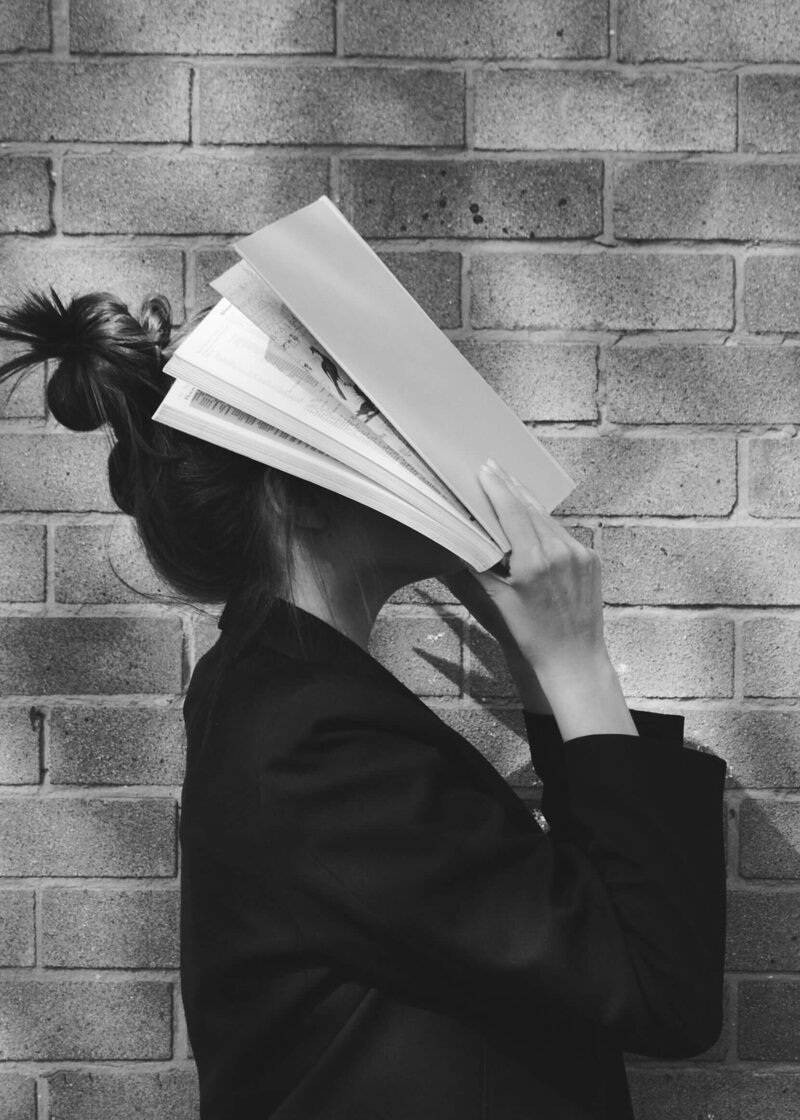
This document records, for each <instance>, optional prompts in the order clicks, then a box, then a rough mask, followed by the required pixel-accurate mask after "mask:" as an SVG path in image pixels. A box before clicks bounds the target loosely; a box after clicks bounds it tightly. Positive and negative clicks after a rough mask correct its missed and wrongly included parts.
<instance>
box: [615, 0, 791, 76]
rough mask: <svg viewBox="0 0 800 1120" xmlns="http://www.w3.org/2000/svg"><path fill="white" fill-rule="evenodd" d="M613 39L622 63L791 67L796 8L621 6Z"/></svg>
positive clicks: (724, 3) (745, 2) (666, 2)
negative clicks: (782, 64)
mask: <svg viewBox="0 0 800 1120" xmlns="http://www.w3.org/2000/svg"><path fill="white" fill-rule="evenodd" d="M618 39H619V42H618V46H617V50H618V54H619V58H620V59H621V60H622V61H624V62H652V61H658V60H664V61H674V62H683V61H691V60H697V61H708V62H784V61H786V62H794V61H796V59H797V56H798V53H800V3H798V0H765V2H764V3H760V4H753V3H752V2H751V0H710V2H709V3H705V4H694V3H687V0H620V5H619V35H618Z"/></svg>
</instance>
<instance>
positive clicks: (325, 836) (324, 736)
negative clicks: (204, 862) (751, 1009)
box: [261, 682, 724, 1057]
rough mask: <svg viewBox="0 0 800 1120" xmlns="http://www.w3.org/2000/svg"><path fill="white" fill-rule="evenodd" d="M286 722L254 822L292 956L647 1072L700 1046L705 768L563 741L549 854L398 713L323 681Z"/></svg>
mask: <svg viewBox="0 0 800 1120" xmlns="http://www.w3.org/2000/svg"><path fill="white" fill-rule="evenodd" d="M420 707H423V708H424V706H422V705H420ZM424 710H425V712H426V714H427V716H428V717H430V713H429V712H428V711H427V709H424ZM289 711H291V712H292V715H291V716H289V715H287V720H286V722H285V723H284V724H283V726H279V725H273V727H272V729H271V732H272V743H273V748H274V743H275V742H276V741H283V742H285V743H287V744H288V748H287V749H280V750H277V751H275V750H274V749H272V750H271V751H270V753H269V756H268V759H267V761H266V763H265V764H264V766H263V768H262V772H261V804H262V812H263V822H264V828H265V847H266V850H267V853H268V861H269V864H270V866H271V868H272V871H273V873H274V874H275V875H276V876H277V877H278V878H279V879H280V881H281V889H282V891H283V892H284V894H285V897H286V900H287V901H288V903H289V905H290V906H291V908H292V910H293V913H294V915H295V919H296V921H297V923H298V926H299V928H300V930H301V932H302V937H303V942H304V948H305V950H306V951H307V952H309V953H311V954H321V955H322V956H323V957H324V958H325V959H328V960H334V961H335V962H337V964H338V965H339V967H341V968H343V969H345V970H346V971H347V972H348V974H349V975H350V976H351V977H352V978H354V979H359V980H361V981H363V982H365V983H368V984H370V985H371V986H375V987H379V988H382V989H383V990H385V991H386V992H387V993H388V994H390V995H393V996H395V997H396V998H398V999H401V1000H403V1001H406V1002H409V1003H412V1004H417V1005H420V1006H427V1007H429V1008H432V1009H434V1010H440V1011H444V1012H447V1013H450V1014H453V1013H456V1014H458V1013H461V1014H464V1015H477V1016H479V1017H481V1018H484V1017H486V1016H488V1017H490V1018H491V1019H496V1020H497V1022H498V1023H503V1024H505V1025H506V1026H508V1025H510V1024H513V1025H514V1026H515V1027H516V1029H519V1030H522V1031H524V1030H525V1029H526V1026H528V1027H530V1028H531V1029H533V1028H534V1027H535V1026H536V1025H537V1024H538V1027H539V1028H541V1024H542V1022H549V1021H553V1022H554V1023H560V1024H562V1025H563V1026H564V1027H565V1028H567V1029H569V1030H571V1031H573V1032H575V1033H580V1032H582V1031H586V1032H596V1031H597V1030H598V1029H604V1030H608V1031H611V1032H613V1033H614V1034H615V1035H616V1037H617V1038H618V1041H619V1043H620V1044H621V1045H622V1046H624V1047H625V1048H626V1049H629V1050H633V1051H636V1052H639V1053H643V1054H649V1055H652V1056H662V1057H670V1056H673V1057H677V1056H684V1055H690V1054H694V1053H698V1052H701V1051H702V1050H704V1049H706V1048H707V1047H708V1046H710V1045H711V1044H712V1043H713V1041H714V1040H715V1039H716V1037H717V1035H718V1033H719V1030H720V1016H721V1002H722V1000H721V995H722V961H723V954H724V861H723V843H722V812H721V797H722V788H723V777H724V764H723V763H722V762H721V761H720V760H719V759H717V758H714V757H713V756H710V755H704V754H700V753H697V752H695V751H690V750H688V749H686V748H684V747H682V746H676V745H675V744H674V743H670V742H667V741H665V740H663V739H659V738H656V737H647V736H642V737H639V738H637V737H636V736H630V735H594V736H584V737H581V738H579V739H574V740H571V741H570V742H567V743H565V744H563V746H562V747H561V752H562V754H563V758H562V759H561V761H560V763H559V765H560V766H561V771H560V775H558V776H557V780H560V781H562V782H563V785H564V789H565V790H566V791H567V795H568V801H569V814H570V822H571V823H570V825H569V828H568V829H565V835H564V836H563V837H561V836H559V835H558V834H557V833H553V832H550V833H544V832H542V830H541V829H540V828H539V827H538V825H537V824H536V822H535V821H534V820H533V818H532V816H531V815H530V813H529V812H528V811H527V809H526V808H525V807H524V805H523V804H522V802H520V801H519V800H518V799H516V798H515V797H514V795H513V793H511V791H510V790H509V794H510V795H511V796H510V799H506V798H504V797H501V796H498V795H497V794H496V792H495V790H494V789H492V788H491V783H484V782H482V781H481V780H480V778H479V777H478V776H477V775H476V773H475V771H474V769H473V768H471V767H469V766H461V765H459V764H458V760H457V759H456V758H454V757H453V756H452V755H451V754H450V753H449V752H448V751H447V750H446V749H442V746H441V743H439V742H436V741H434V738H435V737H434V736H433V735H432V734H431V732H430V723H429V722H426V720H424V719H423V718H422V716H421V715H420V714H419V712H418V711H417V709H415V708H414V707H413V706H412V705H411V704H409V703H407V702H405V701H404V700H402V699H401V698H399V697H397V698H396V697H394V696H389V695H388V694H387V693H383V694H381V693H380V690H378V691H377V692H376V690H375V689H370V688H369V686H368V685H366V684H364V683H363V682H358V683H355V682H346V683H342V682H340V683H339V684H338V685H337V686H334V685H333V684H331V683H326V684H321V685H319V686H316V687H311V688H309V689H307V690H305V692H304V693H303V694H302V695H301V696H298V697H297V698H295V701H294V703H293V704H292V705H289V706H288V707H287V712H289ZM279 724H280V721H279ZM464 746H465V747H468V744H466V743H465V744H464ZM469 749H470V750H474V748H471V747H470V748H469ZM476 753H477V752H476ZM545 769H546V767H545ZM542 777H543V781H544V783H545V789H546V788H547V784H548V782H549V781H550V780H551V776H548V775H542ZM512 802H514V803H515V804H516V805H518V806H519V809H518V810H517V809H516V808H515V804H513V803H512Z"/></svg>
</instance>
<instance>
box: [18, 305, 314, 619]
mask: <svg viewBox="0 0 800 1120" xmlns="http://www.w3.org/2000/svg"><path fill="white" fill-rule="evenodd" d="M170 317H171V316H170V305H169V301H168V300H167V299H166V298H165V297H164V296H154V297H152V298H150V299H147V300H145V302H144V303H143V305H142V308H141V310H140V312H139V316H138V318H136V317H134V316H133V315H132V314H131V313H130V312H129V311H128V308H127V307H126V305H125V304H124V303H122V302H121V301H120V300H119V299H118V298H116V297H115V296H113V295H109V294H108V293H105V292H95V293H92V294H90V295H82V296H78V297H76V298H75V299H73V300H72V301H71V303H69V304H68V305H66V306H65V305H64V304H63V303H62V301H61V300H60V299H59V297H58V295H57V294H56V292H55V291H54V290H53V289H52V288H51V289H50V293H49V294H47V293H45V292H31V293H29V294H27V295H26V296H25V297H24V298H23V299H22V300H21V301H20V302H19V304H18V305H17V306H16V307H11V308H9V307H6V308H2V309H0V339H5V340H7V341H10V342H15V343H18V344H20V346H21V348H22V349H21V351H20V352H19V353H18V354H17V355H16V356H14V357H12V358H11V359H10V360H9V361H7V362H5V364H4V365H2V366H0V380H2V379H3V378H6V377H9V376H11V375H13V374H15V373H19V372H21V371H25V370H29V369H31V368H33V367H34V366H36V365H38V364H40V363H42V362H52V363H56V366H55V371H54V372H53V374H52V376H51V377H50V380H49V382H48V386H47V403H48V405H49V407H50V410H51V412H52V413H53V415H54V416H55V418H56V419H57V420H58V421H59V422H60V423H61V424H64V425H65V426H66V427H67V428H71V429H73V430H74V431H92V430H94V429H96V428H99V427H101V426H102V425H104V424H107V425H109V426H110V428H111V429H112V431H113V435H114V437H115V441H116V442H115V443H114V444H113V446H112V449H111V453H110V455H109V457H108V476H109V483H110V487H111V494H112V497H113V499H114V501H115V502H116V504H117V505H118V506H119V508H120V509H121V510H122V511H123V512H124V513H127V514H130V515H132V516H133V517H134V518H135V520H136V525H137V528H138V531H139V535H140V537H141V539H142V542H143V544H144V547H145V549H146V551H147V554H148V556H149V558H150V560H151V562H152V564H153V566H154V567H155V568H156V570H157V571H158V572H159V573H160V574H161V575H162V576H163V577H164V579H166V581H167V582H168V583H169V584H170V585H171V586H172V587H174V588H175V589H176V590H177V591H178V592H179V593H180V594H181V595H182V596H184V597H185V598H187V599H188V600H189V601H190V602H201V603H221V602H224V601H227V600H228V599H229V598H230V597H231V595H233V594H234V593H237V597H241V601H242V603H243V605H244V606H245V610H244V612H243V613H244V615H245V617H247V618H249V619H250V620H251V622H252V626H251V627H250V631H252V630H253V629H254V628H255V627H256V626H257V625H258V624H259V622H260V620H262V619H263V617H264V615H265V613H266V612H267V611H268V609H269V607H270V606H271V605H272V603H273V602H274V600H275V599H276V598H277V597H279V596H284V597H287V595H288V592H289V589H290V583H291V570H292V568H291V562H292V544H293V541H294V539H295V536H296V535H297V533H298V531H299V518H298V514H299V511H300V509H301V508H302V507H303V506H304V505H307V504H312V503H313V502H314V501H315V500H316V497H317V496H318V495H319V489H318V487H316V486H313V485H312V484H310V483H305V482H303V481H302V480H300V479H297V478H294V477H292V476H289V475H286V474H285V473H283V472H282V471H279V470H273V469H272V468H269V467H265V466H264V465H263V464H261V463H257V462H254V461H253V460H251V459H247V458H245V457H244V456H242V455H238V454H236V453H234V452H232V451H228V450H225V449H224V448H220V447H217V446H215V445H214V444H211V443H208V442H206V441H205V440H201V439H198V438H196V437H195V436H191V435H187V434H185V433H183V432H179V431H177V430H176V429H174V428H170V427H167V426H166V425H164V424H160V423H155V422H153V421H152V419H151V417H152V415H153V412H154V411H155V409H156V408H157V407H158V405H159V403H160V402H161V400H162V398H163V397H164V395H165V393H166V392H167V389H168V388H169V381H168V378H167V376H166V375H164V374H163V373H162V369H163V365H164V363H165V361H166V360H167V358H168V357H169V356H170V354H171V353H172V351H173V350H174V348H175V345H176V342H177V341H178V339H172V338H171V332H172V324H171V321H170ZM190 325H194V324H190ZM181 333H182V334H183V333H185V330H184V331H183V332H181ZM179 337H180V336H179ZM330 498H331V500H335V499H334V496H333V495H331V496H330Z"/></svg>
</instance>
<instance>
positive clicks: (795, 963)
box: [727, 891, 800, 972]
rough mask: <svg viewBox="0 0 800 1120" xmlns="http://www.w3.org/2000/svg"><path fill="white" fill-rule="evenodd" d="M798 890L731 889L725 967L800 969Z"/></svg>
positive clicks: (774, 969) (759, 970) (778, 969)
mask: <svg viewBox="0 0 800 1120" xmlns="http://www.w3.org/2000/svg"><path fill="white" fill-rule="evenodd" d="M798 928H800V893H796V892H792V893H788V892H786V891H780V892H770V893H769V894H767V893H765V892H763V891H731V892H730V893H729V895H728V953H727V967H728V968H729V969H734V970H735V971H743V972H800V939H798V937H797V934H796V932H795V931H796V930H797V929H798Z"/></svg>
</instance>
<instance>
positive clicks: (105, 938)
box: [40, 887, 180, 968]
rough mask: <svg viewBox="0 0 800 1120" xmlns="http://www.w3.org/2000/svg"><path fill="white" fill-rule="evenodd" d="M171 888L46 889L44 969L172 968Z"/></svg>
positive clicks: (175, 906)
mask: <svg viewBox="0 0 800 1120" xmlns="http://www.w3.org/2000/svg"><path fill="white" fill-rule="evenodd" d="M178 910H179V898H178V892H177V890H173V889H172V888H170V889H169V890H141V889H138V890H129V889H122V890H113V889H109V888H108V887H93V888H89V889H86V890H79V889H76V888H75V887H48V888H46V889H45V890H44V892H43V894H42V915H41V919H40V921H41V924H42V929H43V940H42V959H43V964H44V966H45V967H46V968H177V967H178V964H179V963H180V962H179V959H178V957H179V954H178Z"/></svg>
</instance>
